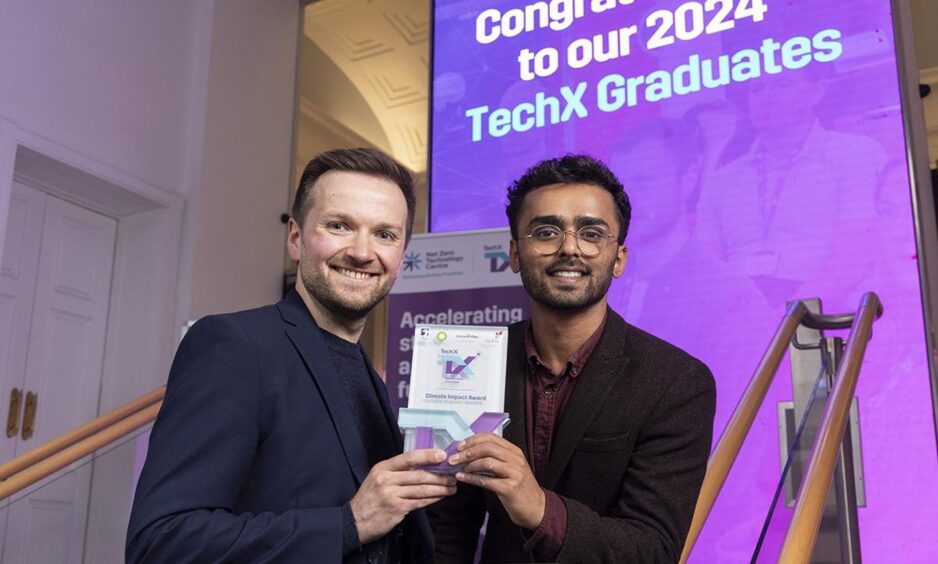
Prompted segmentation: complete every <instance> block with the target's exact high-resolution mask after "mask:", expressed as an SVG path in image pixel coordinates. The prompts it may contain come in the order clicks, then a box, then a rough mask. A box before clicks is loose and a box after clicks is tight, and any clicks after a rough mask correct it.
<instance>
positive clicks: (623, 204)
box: [505, 154, 632, 245]
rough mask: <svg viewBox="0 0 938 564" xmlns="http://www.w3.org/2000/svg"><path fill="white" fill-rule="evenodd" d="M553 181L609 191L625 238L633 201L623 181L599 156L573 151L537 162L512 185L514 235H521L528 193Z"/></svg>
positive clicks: (621, 238)
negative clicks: (521, 218)
mask: <svg viewBox="0 0 938 564" xmlns="http://www.w3.org/2000/svg"><path fill="white" fill-rule="evenodd" d="M551 184H591V185H593V186H597V187H599V188H602V189H603V190H605V191H607V192H609V193H610V194H611V195H612V199H613V200H614V201H615V203H616V215H617V216H618V218H619V244H620V245H621V244H622V243H624V242H625V236H626V234H628V232H629V222H630V221H631V219H632V204H630V203H629V196H628V194H626V193H625V189H624V188H623V187H622V183H621V182H619V179H618V178H616V175H615V174H613V173H612V171H611V170H609V168H608V167H607V166H606V165H605V164H603V163H602V162H601V161H599V160H598V159H594V158H593V157H590V156H588V155H570V154H568V155H564V156H563V157H560V158H554V159H547V160H545V161H541V162H539V163H537V164H536V165H534V166H532V167H531V168H529V169H528V170H527V172H525V173H524V174H523V175H522V176H521V178H519V179H518V180H516V181H515V182H514V183H513V184H512V185H511V186H509V187H508V207H506V208H505V214H506V215H507V216H508V225H509V226H510V227H511V238H512V239H518V214H519V213H520V212H521V207H522V205H524V198H525V196H527V195H528V194H529V193H530V192H533V191H535V190H537V189H538V188H543V187H544V186H550V185H551Z"/></svg>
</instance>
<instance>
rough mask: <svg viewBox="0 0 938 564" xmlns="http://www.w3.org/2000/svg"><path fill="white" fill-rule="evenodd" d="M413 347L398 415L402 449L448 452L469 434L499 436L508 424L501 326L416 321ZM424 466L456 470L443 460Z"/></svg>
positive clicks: (504, 335) (503, 329)
mask: <svg viewBox="0 0 938 564" xmlns="http://www.w3.org/2000/svg"><path fill="white" fill-rule="evenodd" d="M413 350H414V356H413V361H412V363H411V373H410V394H409V398H408V401H407V407H405V408H401V410H400V413H399V414H398V425H399V426H400V428H401V431H403V432H404V450H405V451H407V450H414V449H418V448H440V449H443V450H445V451H446V452H447V455H452V454H455V453H456V445H457V444H458V443H459V442H460V441H462V440H464V439H466V438H468V437H470V436H472V435H473V434H476V433H498V434H501V431H502V429H503V428H504V426H505V425H506V424H507V423H508V414H507V413H505V412H504V410H505V363H506V359H507V356H508V329H507V328H506V327H481V326H469V325H417V326H416V327H415V328H414V349H413ZM426 468H427V469H428V470H433V471H436V472H446V473H455V472H457V471H459V470H460V467H458V466H450V465H449V463H448V462H446V461H443V462H442V463H440V464H436V465H433V466H428V467H426Z"/></svg>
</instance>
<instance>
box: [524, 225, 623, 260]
mask: <svg viewBox="0 0 938 564" xmlns="http://www.w3.org/2000/svg"><path fill="white" fill-rule="evenodd" d="M567 233H569V234H571V235H573V236H574V237H576V243H577V248H579V249H580V252H581V253H583V256H586V257H595V256H598V255H599V254H600V253H601V252H603V249H605V248H606V244H607V243H608V242H609V240H610V239H614V238H615V235H613V234H612V233H610V232H609V230H608V229H606V228H605V227H603V226H602V225H584V226H583V227H581V228H579V229H577V230H576V231H570V230H564V229H561V228H559V227H557V226H556V225H538V226H536V227H534V228H533V229H531V232H530V233H528V234H527V235H526V236H525V238H526V239H528V240H529V241H531V246H533V247H534V250H535V251H536V252H537V253H538V254H541V255H544V256H547V255H552V254H554V253H556V252H557V251H559V250H560V248H561V247H562V246H563V242H564V241H565V240H566V238H567Z"/></svg>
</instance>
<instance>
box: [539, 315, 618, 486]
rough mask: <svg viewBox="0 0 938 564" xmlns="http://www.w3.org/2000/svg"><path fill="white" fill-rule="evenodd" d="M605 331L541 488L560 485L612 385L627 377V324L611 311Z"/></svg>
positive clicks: (569, 408) (568, 411)
mask: <svg viewBox="0 0 938 564" xmlns="http://www.w3.org/2000/svg"><path fill="white" fill-rule="evenodd" d="M606 315H607V320H606V328H605V330H604V331H603V335H602V337H601V338H600V340H599V343H597V345H596V349H595V350H594V351H593V354H592V355H590V358H589V360H587V361H586V365H585V366H584V367H583V371H582V372H581V374H580V376H578V377H577V378H578V379H577V383H576V386H575V387H574V388H573V393H572V394H571V396H570V400H569V402H568V403H567V405H566V407H565V408H564V412H563V415H562V416H561V418H560V421H559V422H558V429H557V438H556V439H555V441H554V444H553V446H552V447H551V450H550V459H549V460H548V461H547V467H546V468H545V469H544V474H543V482H542V483H541V486H543V487H545V488H547V489H551V488H553V487H554V486H556V485H557V480H559V479H560V476H561V474H562V473H563V470H564V468H566V466H567V463H568V462H569V461H570V457H571V456H572V455H573V451H574V450H575V449H576V445H577V443H578V442H579V441H580V438H581V437H582V436H583V433H585V432H586V429H587V428H588V427H589V426H590V424H591V423H592V422H593V419H595V417H596V415H597V414H598V413H599V411H600V409H601V408H602V406H603V400H605V398H606V397H607V396H608V395H609V390H610V388H612V387H613V386H615V385H617V384H619V385H621V384H622V382H621V380H622V379H623V378H626V377H627V375H628V372H627V369H628V363H629V359H628V357H627V356H626V352H625V351H626V325H625V322H624V321H623V320H622V318H621V317H619V315H618V314H616V313H615V312H613V311H612V310H611V309H610V310H608V313H607V314H606Z"/></svg>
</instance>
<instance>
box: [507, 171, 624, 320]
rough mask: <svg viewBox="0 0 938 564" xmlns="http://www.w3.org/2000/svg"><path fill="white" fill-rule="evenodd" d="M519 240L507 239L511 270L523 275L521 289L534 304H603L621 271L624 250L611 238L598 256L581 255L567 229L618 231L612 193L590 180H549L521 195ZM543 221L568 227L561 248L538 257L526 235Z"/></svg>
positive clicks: (558, 306) (569, 307)
mask: <svg viewBox="0 0 938 564" xmlns="http://www.w3.org/2000/svg"><path fill="white" fill-rule="evenodd" d="M517 225H518V237H519V238H518V240H515V241H512V242H511V268H512V270H513V271H515V272H520V273H521V281H522V283H523V284H524V288H525V290H526V291H527V292H528V294H529V295H530V296H531V299H533V300H534V301H535V302H537V303H538V304H540V305H542V306H544V307H547V308H551V309H561V310H579V309H587V308H590V307H592V306H596V305H597V304H599V305H600V306H601V307H605V303H606V292H607V291H608V289H609V284H610V283H611V282H612V277H613V276H615V277H619V276H620V275H621V274H622V272H623V270H624V269H625V261H626V249H625V247H624V246H622V245H618V244H617V242H616V239H610V240H609V241H608V242H607V243H606V245H605V247H604V248H603V249H602V251H601V252H600V253H599V255H597V256H593V257H588V256H585V255H584V254H583V253H582V251H581V250H580V248H579V246H578V244H577V243H578V241H577V238H576V237H575V236H574V235H573V234H572V233H569V232H571V231H576V230H578V229H580V228H581V227H584V226H586V225H599V226H603V227H605V228H606V229H607V230H608V231H609V232H610V233H613V234H617V233H618V232H619V221H618V219H617V216H616V205H615V200H613V198H612V195H611V194H610V193H609V192H607V191H606V190H604V189H602V188H600V187H598V186H594V185H592V184H552V185H550V186H544V187H541V188H538V189H536V190H533V191H532V192H530V193H528V194H527V195H526V196H525V197H524V202H523V204H522V207H521V210H520V213H519V214H518V223H517ZM541 225H554V226H556V227H558V228H560V229H561V230H564V231H568V233H567V234H566V236H565V238H564V240H563V244H562V245H561V247H560V249H559V250H558V251H557V252H556V253H554V254H552V255H546V256H545V255H542V254H540V253H538V252H537V251H536V250H535V249H534V245H533V243H532V241H531V240H530V239H528V238H527V237H526V235H527V234H529V233H530V232H531V230H532V229H534V228H536V227H538V226H541Z"/></svg>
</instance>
